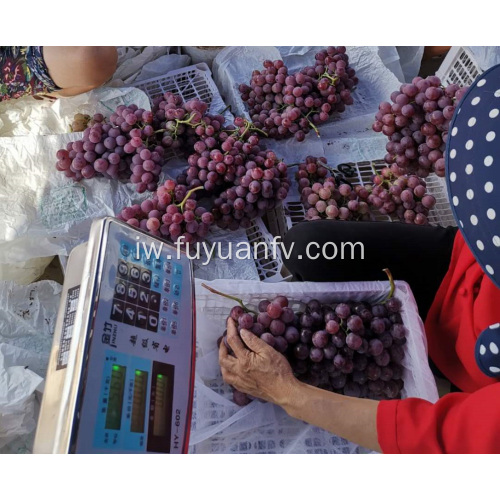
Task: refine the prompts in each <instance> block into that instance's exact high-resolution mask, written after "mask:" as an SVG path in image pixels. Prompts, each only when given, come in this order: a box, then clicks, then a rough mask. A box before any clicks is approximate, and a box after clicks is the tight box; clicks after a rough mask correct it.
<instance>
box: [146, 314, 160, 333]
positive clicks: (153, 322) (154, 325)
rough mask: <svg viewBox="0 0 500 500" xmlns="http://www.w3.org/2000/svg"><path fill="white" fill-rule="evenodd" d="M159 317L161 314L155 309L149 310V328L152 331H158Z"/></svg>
mask: <svg viewBox="0 0 500 500" xmlns="http://www.w3.org/2000/svg"><path fill="white" fill-rule="evenodd" d="M158 319H159V316H158V314H156V313H155V312H153V311H149V313H148V330H151V331H152V332H156V331H158Z"/></svg>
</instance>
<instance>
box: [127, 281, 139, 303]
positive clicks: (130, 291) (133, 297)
mask: <svg viewBox="0 0 500 500" xmlns="http://www.w3.org/2000/svg"><path fill="white" fill-rule="evenodd" d="M138 296H139V292H138V290H137V286H135V285H129V286H128V288H127V299H126V300H127V302H129V303H132V304H135V303H136V302H137V297H138Z"/></svg>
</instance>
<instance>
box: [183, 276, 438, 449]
mask: <svg viewBox="0 0 500 500" xmlns="http://www.w3.org/2000/svg"><path fill="white" fill-rule="evenodd" d="M210 286H212V287H213V288H215V289H217V290H219V291H221V292H225V293H229V294H231V295H235V296H237V297H239V298H241V299H242V300H243V302H244V303H254V304H255V303H258V301H260V300H262V299H264V298H268V297H270V296H276V295H285V296H287V297H289V298H292V299H296V300H301V301H308V300H310V299H312V298H316V299H318V300H320V301H325V302H328V301H329V302H337V301H339V300H340V299H342V300H369V301H378V300H381V299H382V298H383V297H385V296H386V294H387V291H388V289H389V283H388V282H352V283H310V282H306V283H284V282H282V283H272V284H270V283H265V284H263V283H258V282H251V281H226V280H217V281H213V282H210ZM395 296H396V297H398V298H399V299H400V300H401V302H402V304H403V307H402V317H403V322H404V324H405V325H406V327H407V329H408V332H409V333H408V336H407V344H406V346H405V352H406V356H405V359H404V361H403V366H404V367H405V368H406V370H405V371H404V376H403V378H404V382H405V387H404V389H403V393H402V394H403V397H418V398H423V399H426V400H428V401H431V402H435V401H436V400H437V399H438V393H437V388H436V383H435V380H434V377H433V375H432V373H431V371H430V368H429V364H428V360H427V342H426V338H425V332H424V329H423V324H422V321H421V319H420V317H419V316H418V311H417V307H416V303H415V299H414V297H413V294H412V293H411V290H410V288H409V286H408V285H407V284H406V283H404V282H396V292H395ZM233 305H234V302H232V301H231V300H229V299H225V298H223V297H221V296H219V295H214V294H212V293H210V292H209V291H208V290H206V289H205V288H203V287H202V286H201V282H200V281H199V280H196V309H197V317H196V322H197V341H198V348H197V361H196V373H197V380H196V397H195V404H194V408H193V420H192V422H193V423H192V431H191V441H190V444H191V452H193V453H360V452H364V451H365V450H363V449H362V448H360V447H358V446H356V445H354V444H352V443H349V442H347V441H346V440H344V439H341V438H339V437H338V436H334V435H332V434H330V433H328V432H326V431H324V430H321V429H318V428H316V427H313V426H311V425H308V424H305V423H304V422H300V421H298V420H294V419H292V418H290V417H288V416H287V415H286V414H285V412H284V411H282V410H281V409H280V408H277V407H275V406H274V405H271V404H264V403H260V402H258V401H256V400H255V401H252V403H250V404H249V405H248V406H246V407H243V408H241V407H238V406H236V405H235V404H234V403H232V401H231V389H230V388H229V386H228V385H227V384H225V383H224V382H223V380H222V376H221V374H220V368H219V364H218V350H217V344H216V342H217V338H218V337H219V336H220V335H222V333H223V331H224V330H225V321H226V318H227V316H228V314H229V311H230V310H231V307H233Z"/></svg>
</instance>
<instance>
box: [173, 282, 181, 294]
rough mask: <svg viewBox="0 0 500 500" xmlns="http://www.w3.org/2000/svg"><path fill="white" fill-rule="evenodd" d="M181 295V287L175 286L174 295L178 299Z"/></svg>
mask: <svg viewBox="0 0 500 500" xmlns="http://www.w3.org/2000/svg"><path fill="white" fill-rule="evenodd" d="M180 294H181V286H180V285H178V284H177V283H175V284H174V295H176V296H177V297H178V296H179V295H180Z"/></svg>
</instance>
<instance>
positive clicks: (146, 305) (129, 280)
mask: <svg viewBox="0 0 500 500" xmlns="http://www.w3.org/2000/svg"><path fill="white" fill-rule="evenodd" d="M128 256H129V255H128V254H127V255H124V257H128ZM152 285H153V279H152V272H151V270H149V269H147V268H146V267H142V266H140V265H138V264H137V263H135V262H127V261H125V260H120V261H119V262H118V265H117V276H116V280H115V288H114V294H113V304H112V307H111V315H110V319H112V320H114V321H118V322H120V323H125V324H127V325H133V326H137V327H138V328H143V329H145V330H150V331H152V332H157V331H158V323H159V319H160V315H159V312H160V306H161V294H160V293H159V292H156V291H154V290H152V289H151V287H152Z"/></svg>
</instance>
